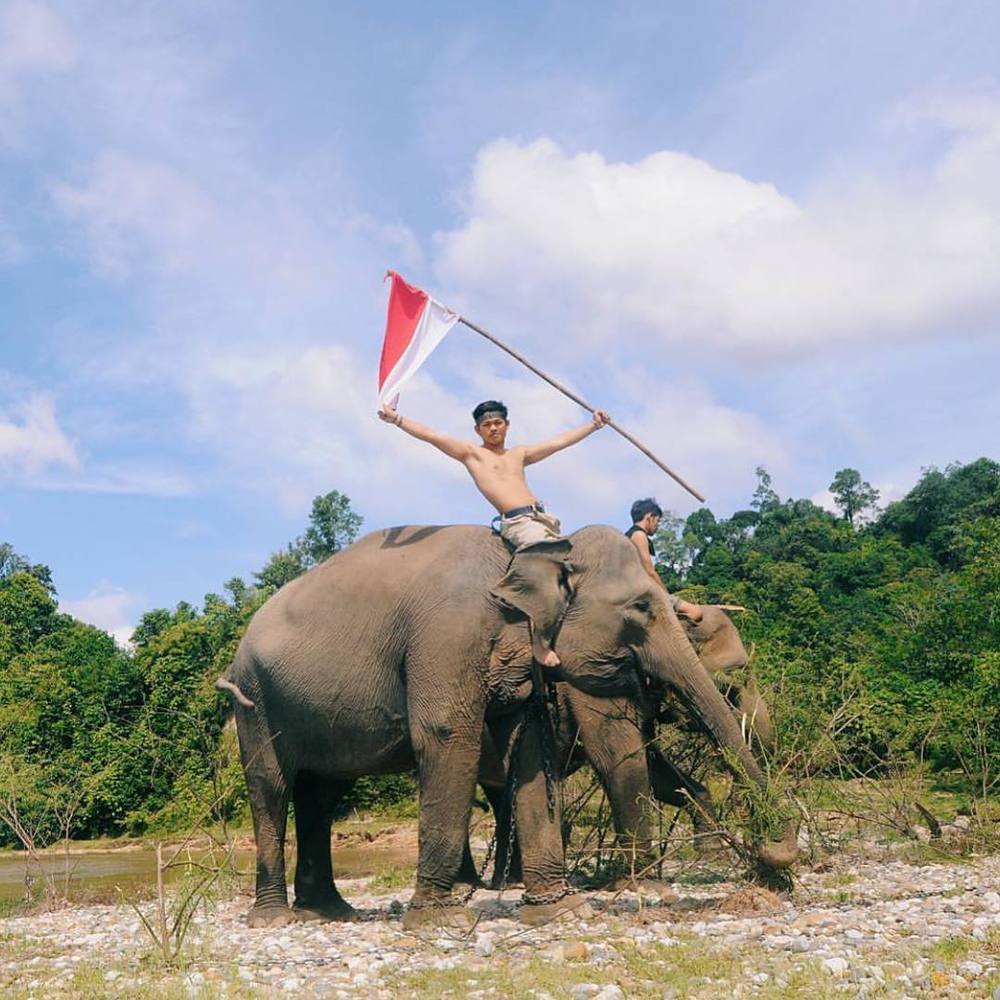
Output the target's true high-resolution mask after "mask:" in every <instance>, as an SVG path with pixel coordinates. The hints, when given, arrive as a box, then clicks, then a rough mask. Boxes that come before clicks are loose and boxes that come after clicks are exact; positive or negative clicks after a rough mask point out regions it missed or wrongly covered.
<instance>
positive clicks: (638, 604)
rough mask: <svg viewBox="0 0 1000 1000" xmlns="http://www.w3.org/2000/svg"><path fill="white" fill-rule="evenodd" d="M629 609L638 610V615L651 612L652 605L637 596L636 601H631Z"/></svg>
mask: <svg viewBox="0 0 1000 1000" xmlns="http://www.w3.org/2000/svg"><path fill="white" fill-rule="evenodd" d="M630 610H631V611H638V612H639V614H640V615H650V614H652V613H653V605H652V604H650V603H649V601H647V600H645V599H644V598H639V600H638V601H633V602H632V604H631V606H630Z"/></svg>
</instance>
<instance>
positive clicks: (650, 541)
mask: <svg viewBox="0 0 1000 1000" xmlns="http://www.w3.org/2000/svg"><path fill="white" fill-rule="evenodd" d="M637 531H642V528H640V527H639V525H638V524H633V525H632V527H631V528H629V529H628V531H626V532H625V537H626V538H631V537H632V536H633V535H634V534H635V533H636V532H637ZM643 534H644V535H645V534H646V533H645V532H644V531H643ZM646 544H647V545H648V546H649V558H650V559H652V560H653V561H654V562H655V561H656V549H654V548H653V539H652V538H650V537H649V535H646Z"/></svg>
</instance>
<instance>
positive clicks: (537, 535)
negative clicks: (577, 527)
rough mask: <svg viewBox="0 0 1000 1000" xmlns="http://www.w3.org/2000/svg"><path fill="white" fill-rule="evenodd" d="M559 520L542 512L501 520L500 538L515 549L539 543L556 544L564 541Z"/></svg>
mask: <svg viewBox="0 0 1000 1000" xmlns="http://www.w3.org/2000/svg"><path fill="white" fill-rule="evenodd" d="M559 532H560V528H559V518H558V517H553V516H552V515H551V514H546V513H543V512H542V511H534V512H532V513H531V514H518V516H517V517H511V518H506V517H504V518H501V519H500V537H501V538H502V539H503V540H504V541H505V542H510V544H511V545H513V546H514V548H515V549H523V548H525V547H526V546H528V545H535V544H536V543H537V542H555V541H560V540H561V539H562V535H561V534H560V533H559Z"/></svg>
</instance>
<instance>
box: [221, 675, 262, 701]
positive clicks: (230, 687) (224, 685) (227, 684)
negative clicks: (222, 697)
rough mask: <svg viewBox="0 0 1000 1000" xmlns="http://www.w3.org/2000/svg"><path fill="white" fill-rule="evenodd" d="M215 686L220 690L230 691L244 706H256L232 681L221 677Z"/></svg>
mask: <svg viewBox="0 0 1000 1000" xmlns="http://www.w3.org/2000/svg"><path fill="white" fill-rule="evenodd" d="M215 686H216V687H217V688H218V689H219V690H220V691H228V692H229V693H230V694H231V695H232V696H233V697H234V698H235V699H236V700H237V701H238V702H239V703H240V704H241V705H242V706H243V707H244V708H255V707H256V706H255V705H254V703H253V702H252V701H251V700H250V699H249V698H248V697H247V696H246V695H245V694H244V693H243V692H242V691H241V690H240V689H239V688H238V687H237V686H236V685H235V684H234V683H233V682H232V681H227V680H226V678H225V677H220V678H219V679H218V680H217V681H216V682H215Z"/></svg>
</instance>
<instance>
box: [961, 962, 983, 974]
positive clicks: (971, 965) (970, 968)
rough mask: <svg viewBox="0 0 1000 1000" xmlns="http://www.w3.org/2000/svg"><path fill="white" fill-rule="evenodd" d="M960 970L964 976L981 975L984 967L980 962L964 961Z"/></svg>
mask: <svg viewBox="0 0 1000 1000" xmlns="http://www.w3.org/2000/svg"><path fill="white" fill-rule="evenodd" d="M958 971H959V972H961V973H962V975H963V976H972V977H973V978H975V977H976V976H981V975H982V974H983V967H982V966H981V965H980V964H979V963H978V962H963V963H962V964H961V965H960V966H959V967H958Z"/></svg>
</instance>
